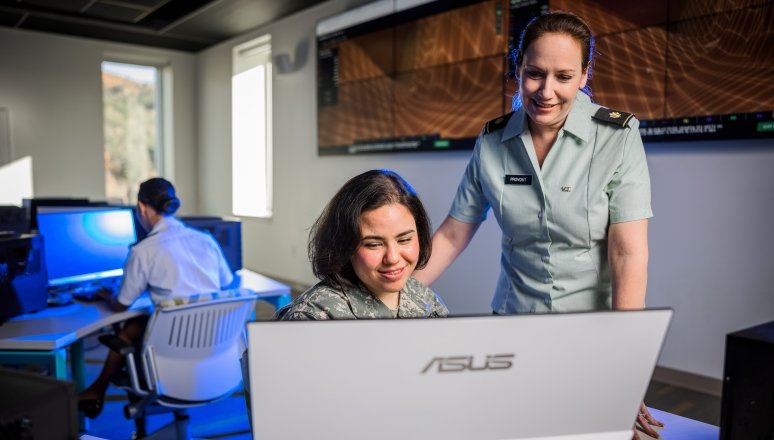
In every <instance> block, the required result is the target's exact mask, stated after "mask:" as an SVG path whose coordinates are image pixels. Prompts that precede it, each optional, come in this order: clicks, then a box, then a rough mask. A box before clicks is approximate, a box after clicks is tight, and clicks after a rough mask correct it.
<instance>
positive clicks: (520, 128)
mask: <svg viewBox="0 0 774 440" xmlns="http://www.w3.org/2000/svg"><path fill="white" fill-rule="evenodd" d="M599 109H600V106H599V105H597V104H593V103H592V102H591V99H590V98H589V97H588V96H587V95H586V94H584V93H582V92H581V93H578V95H577V97H576V100H575V102H574V104H573V107H572V109H571V110H570V113H569V114H568V116H567V120H566V121H565V124H564V127H563V128H562V129H561V130H560V131H559V135H558V137H557V139H556V141H555V143H554V145H553V146H552V147H551V150H550V151H549V153H548V155H547V156H546V158H545V160H544V162H543V167H542V169H541V167H540V166H539V165H538V161H537V157H536V155H535V148H534V145H533V144H532V138H531V136H530V131H529V126H528V124H527V120H526V115H525V113H524V110H523V109H520V110H517V111H516V112H514V113H513V114H511V115H510V117H509V118H508V117H507V116H506V117H504V118H508V119H507V123H506V122H505V121H506V119H502V120H499V119H498V120H495V121H492V122H490V123H489V124H487V126H486V127H485V129H484V130H483V132H482V133H481V135H480V136H479V138H478V140H477V142H476V147H475V149H474V151H473V155H472V157H471V159H470V162H469V164H468V166H467V169H466V171H465V174H464V176H463V178H462V182H461V183H460V186H459V189H458V191H457V194H456V196H455V199H454V202H453V203H452V207H451V209H450V212H449V215H450V216H452V217H453V218H455V219H457V220H459V221H461V222H465V223H480V222H482V221H484V220H485V219H486V216H487V212H488V211H489V209H490V208H491V209H492V211H493V213H494V215H495V218H496V219H497V222H498V224H499V225H500V228H501V230H502V232H503V236H502V243H501V252H502V255H501V259H500V262H501V263H500V267H501V271H500V276H499V279H498V282H497V287H496V290H495V294H494V299H493V300H492V309H493V310H494V311H495V312H497V313H523V312H545V311H580V310H595V309H609V308H610V307H611V303H612V294H611V292H612V287H611V280H610V268H609V265H608V260H607V230H608V227H609V225H610V223H618V222H626V221H632V220H641V219H645V218H649V217H651V216H652V215H653V214H652V212H651V208H650V178H649V176H648V166H647V162H646V160H645V151H644V148H643V145H642V139H641V138H640V134H639V122H638V121H637V120H636V119H635V118H633V117H632V118H631V119H628V123H626V124H614V123H611V122H610V120H609V121H603V120H599V119H595V118H594V117H593V116H594V115H595V114H596V113H597V111H598V110H599ZM603 114H604V115H605V116H606V117H608V118H621V115H622V114H623V116H624V118H625V117H627V116H628V114H626V113H621V112H615V111H613V110H609V111H608V110H605V112H603ZM613 120H614V119H613Z"/></svg>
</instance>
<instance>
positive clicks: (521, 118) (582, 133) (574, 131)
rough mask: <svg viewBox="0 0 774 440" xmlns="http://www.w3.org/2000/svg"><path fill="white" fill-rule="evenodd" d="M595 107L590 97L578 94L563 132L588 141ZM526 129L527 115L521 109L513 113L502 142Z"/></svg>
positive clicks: (504, 131) (581, 93)
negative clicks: (591, 115)
mask: <svg viewBox="0 0 774 440" xmlns="http://www.w3.org/2000/svg"><path fill="white" fill-rule="evenodd" d="M593 106H594V104H592V102H591V98H590V97H589V95H587V94H585V93H583V92H578V94H577V95H575V102H574V103H573V105H572V109H570V113H569V114H568V115H567V119H566V120H565V121H564V126H563V127H562V130H564V131H566V132H567V133H569V134H571V135H572V136H574V137H576V138H578V139H580V140H581V141H583V142H586V141H588V139H589V132H590V131H591V117H590V116H589V115H590V114H593V111H591V110H592V109H591V107H593ZM587 109H588V110H587ZM526 129H527V114H526V113H525V112H524V107H521V108H519V109H518V110H516V111H515V112H514V113H513V116H511V118H510V119H509V120H508V124H506V126H505V129H504V130H503V136H502V139H501V141H502V142H505V141H507V140H508V139H511V138H514V137H516V136H519V135H521V134H522V133H523V132H524V131H525V130H526Z"/></svg>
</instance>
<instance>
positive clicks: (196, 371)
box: [99, 289, 256, 439]
mask: <svg viewBox="0 0 774 440" xmlns="http://www.w3.org/2000/svg"><path fill="white" fill-rule="evenodd" d="M202 296H207V297H212V298H213V299H208V300H206V301H200V302H191V303H187V304H178V305H171V306H169V307H159V308H157V309H156V310H155V311H154V313H153V315H152V316H151V318H150V320H149V321H148V326H147V328H146V330H145V336H144V339H143V344H142V347H140V348H139V356H137V354H138V353H136V348H135V347H134V346H132V345H131V344H127V343H126V342H124V341H123V340H122V339H120V338H118V336H115V335H103V336H101V337H100V338H99V339H100V341H101V342H102V343H103V344H105V345H107V346H108V347H110V349H111V350H113V351H116V352H118V353H120V354H121V355H122V356H124V359H125V361H126V362H125V364H126V367H125V374H124V375H122V377H119V378H116V379H114V380H113V383H114V384H115V385H116V386H118V387H120V388H123V389H125V390H126V391H127V393H128V395H129V404H127V405H126V406H125V407H124V416H125V417H126V418H128V419H133V420H134V422H135V426H136V428H137V431H136V438H147V439H161V438H176V439H187V438H190V427H189V426H188V415H187V413H186V408H190V407H194V406H201V405H206V404H208V403H211V402H214V401H217V400H220V399H223V398H226V397H229V396H230V395H231V394H232V393H233V392H234V391H235V390H236V388H237V387H239V385H240V383H241V381H242V371H241V366H240V356H241V354H242V352H243V351H244V349H245V324H246V322H247V320H248V319H249V318H250V316H251V315H252V313H253V310H254V308H255V301H256V296H255V295H254V292H252V291H251V290H249V289H235V290H232V291H225V292H219V293H216V294H212V295H202ZM172 304H174V303H172ZM165 412H174V416H175V420H174V421H173V422H172V423H170V424H169V425H167V426H164V427H163V428H161V429H160V430H159V431H156V432H154V433H153V434H152V435H150V436H148V434H147V432H146V416H148V415H153V414H159V413H165Z"/></svg>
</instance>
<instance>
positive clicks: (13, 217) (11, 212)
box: [0, 205, 30, 237]
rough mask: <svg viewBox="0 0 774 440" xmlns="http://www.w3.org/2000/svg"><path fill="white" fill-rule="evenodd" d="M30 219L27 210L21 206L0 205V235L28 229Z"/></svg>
mask: <svg viewBox="0 0 774 440" xmlns="http://www.w3.org/2000/svg"><path fill="white" fill-rule="evenodd" d="M29 228H30V220H29V218H28V217H27V210H26V209H24V208H22V207H21V206H13V205H2V206H0V237H5V236H9V235H14V234H21V233H24V232H27V231H29Z"/></svg>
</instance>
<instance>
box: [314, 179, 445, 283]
mask: <svg viewBox="0 0 774 440" xmlns="http://www.w3.org/2000/svg"><path fill="white" fill-rule="evenodd" d="M393 203H397V204H400V205H403V206H405V207H406V208H407V209H408V210H409V212H410V213H411V215H412V216H413V217H414V222H415V223H416V226H417V238H418V239H419V257H418V259H417V266H416V268H417V269H421V268H423V267H425V265H426V264H427V261H428V260H429V259H430V253H431V251H432V241H431V235H430V230H431V226H430V218H429V217H428V215H427V212H426V211H425V208H424V206H423V205H422V201H421V200H420V199H419V197H418V196H417V193H416V191H414V188H412V187H411V185H409V183H408V182H406V180H404V179H403V178H402V177H401V176H400V175H398V174H397V173H396V172H394V171H390V170H371V171H366V172H365V173H362V174H360V175H358V176H355V177H353V178H352V179H350V180H349V181H348V182H347V183H345V184H344V186H342V187H341V189H339V191H338V192H337V193H336V195H334V196H333V198H332V199H331V200H330V202H328V205H326V207H325V209H324V210H323V212H322V214H320V217H318V218H317V221H315V222H314V225H313V226H312V229H311V231H310V232H309V245H308V249H307V251H308V254H309V261H310V262H311V263H312V272H314V275H315V276H316V277H317V278H318V279H320V280H322V281H324V282H326V283H328V284H330V285H332V286H340V287H353V286H356V285H357V284H358V283H359V279H358V278H357V275H356V274H355V270H354V269H353V268H352V264H351V262H350V260H351V258H352V256H353V255H355V252H356V251H357V248H358V246H359V245H360V217H361V216H362V215H363V214H364V213H366V212H368V211H372V210H374V209H378V208H381V207H382V206H385V205H390V204H393Z"/></svg>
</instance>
